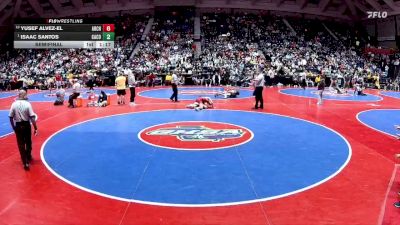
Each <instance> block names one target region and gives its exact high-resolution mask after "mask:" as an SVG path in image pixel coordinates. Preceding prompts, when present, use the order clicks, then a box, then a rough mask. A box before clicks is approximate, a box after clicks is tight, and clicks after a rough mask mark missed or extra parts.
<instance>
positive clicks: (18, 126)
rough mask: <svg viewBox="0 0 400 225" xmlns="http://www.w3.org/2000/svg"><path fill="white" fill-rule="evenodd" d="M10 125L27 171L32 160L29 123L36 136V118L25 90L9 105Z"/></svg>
mask: <svg viewBox="0 0 400 225" xmlns="http://www.w3.org/2000/svg"><path fill="white" fill-rule="evenodd" d="M9 117H10V124H11V127H12V128H13V130H14V132H15V135H16V137H17V143H18V149H19V153H20V155H21V160H22V163H23V166H24V169H25V170H29V163H30V162H31V160H32V130H31V123H32V124H33V127H34V134H35V135H37V130H38V129H37V125H36V119H37V116H36V114H35V113H34V112H33V109H32V105H31V103H29V102H28V97H27V94H26V91H25V90H20V91H19V93H18V99H17V100H16V101H15V102H14V103H13V104H12V105H11V109H10V113H9Z"/></svg>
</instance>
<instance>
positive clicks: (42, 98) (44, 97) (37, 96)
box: [28, 89, 117, 102]
mask: <svg viewBox="0 0 400 225" xmlns="http://www.w3.org/2000/svg"><path fill="white" fill-rule="evenodd" d="M102 90H103V91H104V92H105V93H106V94H109V95H112V94H116V93H117V91H116V90H114V89H94V92H95V93H96V95H99V94H100V91H102ZM87 91H89V89H81V95H80V96H81V97H82V98H84V99H87V98H88V93H87ZM28 94H29V90H28ZM55 94H56V90H52V91H51V93H50V92H49V91H43V92H39V93H34V94H29V95H28V99H29V101H30V102H54V101H55V100H56V96H55ZM71 94H72V90H71V89H66V90H65V100H66V101H68V97H69V96H70V95H71Z"/></svg>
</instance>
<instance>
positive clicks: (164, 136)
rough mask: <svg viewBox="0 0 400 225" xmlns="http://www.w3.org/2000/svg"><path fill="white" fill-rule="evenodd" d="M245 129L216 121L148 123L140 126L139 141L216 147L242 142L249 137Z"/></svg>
mask: <svg viewBox="0 0 400 225" xmlns="http://www.w3.org/2000/svg"><path fill="white" fill-rule="evenodd" d="M253 136H254V134H253V132H251V131H250V130H249V129H247V128H245V127H242V126H238V125H234V124H229V123H220V122H209V121H185V122H172V123H164V124H159V125H155V126H151V127H148V128H145V129H143V130H141V131H140V132H139V134H138V137H139V139H140V140H142V141H143V142H145V143H147V144H150V145H153V146H156V147H161V148H168V149H175V150H217V149H222V148H229V147H234V146H238V145H242V144H245V143H247V142H249V141H250V140H251V139H253Z"/></svg>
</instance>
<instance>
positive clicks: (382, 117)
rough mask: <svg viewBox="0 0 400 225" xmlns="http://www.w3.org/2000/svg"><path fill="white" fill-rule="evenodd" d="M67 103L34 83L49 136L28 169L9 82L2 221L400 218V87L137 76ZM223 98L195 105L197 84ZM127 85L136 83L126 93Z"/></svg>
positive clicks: (2, 109) (0, 180) (38, 139)
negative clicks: (356, 88) (152, 84)
mask: <svg viewBox="0 0 400 225" xmlns="http://www.w3.org/2000/svg"><path fill="white" fill-rule="evenodd" d="M105 90H106V92H107V93H109V94H111V95H112V98H111V105H110V106H108V107H105V108H96V107H81V108H75V109H69V108H67V107H66V106H53V105H52V101H53V99H54V96H52V95H51V94H50V95H49V94H48V93H47V92H40V93H38V92H35V91H30V92H29V94H30V95H29V98H30V100H31V102H32V105H33V107H34V110H35V112H36V113H37V115H38V117H39V119H38V127H39V135H38V136H34V137H33V158H34V160H33V163H32V165H31V170H30V171H29V172H27V171H24V170H23V168H22V165H21V162H20V157H19V153H18V150H17V145H16V139H15V136H14V134H13V133H12V130H11V128H10V126H9V124H8V123H9V121H8V117H7V114H8V109H9V108H10V105H11V103H12V101H13V99H14V97H13V96H15V93H4V92H3V93H0V124H1V127H0V141H1V147H0V149H1V150H0V172H1V176H0V184H1V185H0V193H1V195H0V224H82V225H84V224H85V225H87V224H93V225H97V224H140V225H144V224H173V225H180V224H182V225H191V224H196V225H197V224H199V225H200V224H201V225H205V224H210V225H211V224H212V225H214V224H226V225H233V224H235V225H236V224H237V225H253V224H254V225H255V224H269V225H286V224H287V225H289V224H290V225H291V224H302V225H303V224H304V225H313V224H335V225H352V224H361V225H368V224H400V222H399V219H398V218H399V216H400V210H399V209H396V208H395V207H394V206H393V203H394V202H395V201H398V196H397V192H398V191H399V190H400V170H399V169H398V168H399V167H398V166H397V165H396V164H395V163H396V160H395V159H394V154H395V153H400V152H399V149H400V141H398V140H396V138H395V135H396V130H395V129H394V125H395V124H400V107H399V103H400V93H397V92H383V91H382V92H379V91H377V90H369V91H367V93H368V95H367V96H353V95H352V94H348V95H340V96H337V95H334V94H330V93H328V92H327V94H326V98H327V99H326V100H325V101H324V104H323V105H319V106H318V105H317V104H316V101H317V100H316V93H315V92H316V91H315V89H307V90H305V91H304V90H302V89H296V88H291V89H278V88H266V89H264V101H265V104H264V109H263V110H252V109H251V108H252V107H253V105H254V100H253V97H252V90H250V89H242V90H241V91H240V92H241V94H240V96H239V98H236V99H226V100H225V99H215V98H214V94H215V93H216V92H218V91H220V90H222V88H218V87H215V88H204V87H202V88H199V87H185V88H183V87H182V88H180V95H179V96H180V100H181V101H180V102H178V103H172V102H170V101H169V99H168V97H169V95H170V94H171V92H172V91H171V90H170V88H163V87H157V88H151V89H149V88H136V92H137V97H136V103H137V104H136V105H135V106H130V105H124V106H119V105H117V104H116V96H115V90H113V89H110V88H105ZM200 95H201V96H211V98H213V99H215V101H214V103H215V109H210V110H203V111H198V112H197V111H194V110H190V109H185V106H186V105H187V104H189V103H192V102H193V99H195V98H196V97H198V96H200ZM128 96H129V93H128V95H127V97H128Z"/></svg>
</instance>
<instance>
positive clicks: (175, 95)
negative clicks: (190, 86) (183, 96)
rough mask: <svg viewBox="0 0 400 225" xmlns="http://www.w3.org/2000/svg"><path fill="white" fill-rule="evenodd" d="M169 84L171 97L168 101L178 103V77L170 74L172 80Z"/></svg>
mask: <svg viewBox="0 0 400 225" xmlns="http://www.w3.org/2000/svg"><path fill="white" fill-rule="evenodd" d="M171 84H172V92H173V93H172V95H171V97H170V98H169V99H171V101H175V102H178V84H179V79H178V76H177V75H176V74H175V73H173V74H172V80H171Z"/></svg>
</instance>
